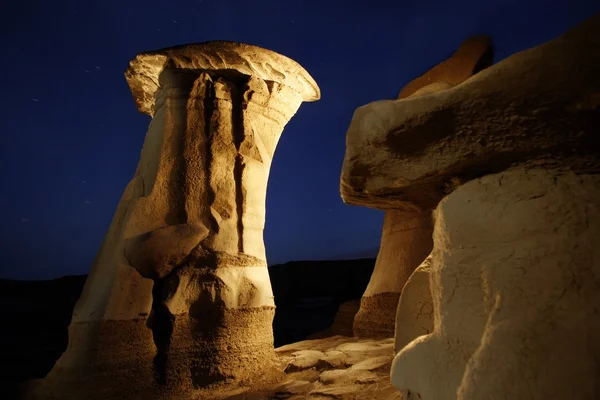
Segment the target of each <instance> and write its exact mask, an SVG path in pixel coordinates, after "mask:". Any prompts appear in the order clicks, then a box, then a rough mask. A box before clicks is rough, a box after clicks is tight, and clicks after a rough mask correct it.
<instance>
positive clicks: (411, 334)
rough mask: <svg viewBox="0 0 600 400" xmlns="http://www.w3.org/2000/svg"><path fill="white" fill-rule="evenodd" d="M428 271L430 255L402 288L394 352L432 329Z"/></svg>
mask: <svg viewBox="0 0 600 400" xmlns="http://www.w3.org/2000/svg"><path fill="white" fill-rule="evenodd" d="M430 273H431V255H429V256H428V257H427V258H426V259H425V261H423V262H422V263H421V265H419V266H418V267H417V269H415V271H414V272H413V273H412V275H411V276H410V278H408V281H406V284H405V285H404V287H403V288H402V294H401V295H400V301H399V302H398V310H397V311H396V324H395V332H394V338H395V342H394V351H395V352H396V353H397V352H399V351H400V350H401V349H402V348H404V346H406V345H407V344H409V343H410V342H412V341H413V340H414V339H416V338H418V337H419V336H423V335H426V334H428V333H431V332H432V331H433V300H432V299H431V288H430V284H429V279H430Z"/></svg>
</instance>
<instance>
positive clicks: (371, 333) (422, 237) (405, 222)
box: [342, 36, 493, 337]
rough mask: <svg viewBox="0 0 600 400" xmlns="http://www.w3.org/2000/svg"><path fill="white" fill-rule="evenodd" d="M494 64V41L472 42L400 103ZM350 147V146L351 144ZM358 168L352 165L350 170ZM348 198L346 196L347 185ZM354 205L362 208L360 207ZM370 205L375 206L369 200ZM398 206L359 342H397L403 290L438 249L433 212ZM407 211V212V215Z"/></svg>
mask: <svg viewBox="0 0 600 400" xmlns="http://www.w3.org/2000/svg"><path fill="white" fill-rule="evenodd" d="M492 59H493V48H492V44H491V40H490V38H489V37H487V36H474V37H472V38H469V39H468V40H466V41H465V42H464V43H463V44H462V45H461V46H460V47H459V49H458V50H457V51H456V53H455V54H454V55H453V56H452V57H451V58H449V59H448V60H446V61H443V62H442V63H441V64H438V65H437V66H435V67H434V68H432V69H431V70H429V71H428V72H427V73H426V74H424V75H423V76H420V77H418V78H416V79H414V80H413V81H411V82H410V83H408V84H407V85H406V86H405V87H404V88H403V89H402V91H401V92H400V95H399V98H405V97H417V96H424V95H427V94H431V93H435V92H438V91H441V90H446V89H449V88H451V87H453V86H456V85H458V84H459V83H462V82H463V81H465V80H466V79H467V78H469V77H471V76H472V75H473V74H475V73H477V72H479V71H480V70H482V69H483V68H487V67H488V66H489V65H490V64H491V62H492ZM348 144H349V145H350V142H348ZM353 151H356V150H353ZM352 162H353V161H349V162H346V163H345V165H346V164H348V163H350V164H352ZM352 165H353V169H352V171H351V174H353V175H351V176H350V179H349V181H350V182H351V183H352V182H362V180H365V179H366V180H368V179H371V171H370V170H369V169H368V168H360V167H358V168H354V167H355V165H354V164H352ZM380 173H386V171H380ZM342 182H344V176H343V177H342ZM342 196H344V185H343V184H342ZM366 197H368V195H366ZM344 200H346V198H345V197H344ZM354 204H360V201H356V202H355V203H354ZM364 204H365V205H367V206H369V205H372V204H371V203H370V200H369V199H367V200H366V201H365V203H364ZM397 206H398V204H396V205H393V204H386V205H384V206H383V208H386V207H387V208H388V209H390V211H386V214H385V218H384V224H383V233H382V237H381V246H380V250H379V254H378V255H377V263H376V265H375V270H374V271H373V275H372V277H371V281H370V282H369V286H368V287H367V290H366V291H365V294H364V296H363V298H362V300H361V308H360V310H359V312H358V313H357V315H356V318H355V319H354V334H355V335H357V336H363V337H364V336H366V337H391V336H393V335H394V327H395V323H396V318H395V317H394V316H395V312H396V308H397V306H398V299H399V298H400V293H401V292H402V288H403V287H404V285H405V283H406V281H407V279H408V277H409V276H410V274H411V273H412V272H413V271H414V270H415V268H416V267H417V266H418V265H419V264H420V263H421V261H423V259H424V258H425V257H426V256H427V254H429V253H430V251H431V248H432V245H433V243H432V240H431V234H432V229H433V227H432V224H431V218H430V213H429V210H426V209H425V210H423V211H422V212H421V211H420V210H419V209H418V208H416V207H411V206H407V205H405V204H403V203H400V204H399V207H400V210H395V211H394V210H393V209H394V208H395V207H397ZM402 209H404V210H405V211H406V212H402Z"/></svg>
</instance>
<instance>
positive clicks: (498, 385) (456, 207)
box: [391, 166, 600, 400]
mask: <svg viewBox="0 0 600 400" xmlns="http://www.w3.org/2000/svg"><path fill="white" fill-rule="evenodd" d="M599 237H600V175H598V174H578V173H575V172H573V171H564V170H562V169H550V168H545V167H529V166H518V167H515V168H512V169H510V170H507V171H505V172H502V173H498V174H493V175H489V176H486V177H483V178H480V179H477V180H474V181H470V182H468V183H466V184H464V185H463V186H461V187H459V188H458V189H457V190H456V191H454V192H453V193H452V194H450V195H449V196H448V197H446V198H445V199H444V200H443V201H442V202H441V203H440V205H439V206H438V208H437V211H436V223H435V229H434V243H435V245H434V250H433V254H432V266H431V292H432V297H433V302H434V318H435V321H436V322H435V329H434V331H433V332H432V333H431V334H429V335H426V336H420V337H419V338H417V339H416V340H414V341H413V342H411V343H410V344H408V345H407V346H406V347H404V349H402V350H401V351H400V353H398V355H397V356H396V358H395V360H394V364H393V365H392V372H391V377H392V383H393V384H394V386H396V387H397V388H398V389H400V390H401V391H403V392H404V393H406V392H408V391H410V392H411V393H413V394H417V393H418V394H419V395H420V398H422V399H424V400H428V399H436V400H438V399H439V400H444V399H461V400H476V399H496V398H511V399H524V398H527V399H540V400H541V399H548V398H570V399H593V398H598V397H599V396H600V387H599V386H598V376H599V375H600V367H599V366H598V363H597V360H598V359H599V357H600V346H598V343H600V317H599V315H600V314H599V313H598V305H599V304H600V290H599V287H600V286H599V282H600V246H598V238H599Z"/></svg>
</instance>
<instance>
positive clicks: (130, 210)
mask: <svg viewBox="0 0 600 400" xmlns="http://www.w3.org/2000/svg"><path fill="white" fill-rule="evenodd" d="M126 78H127V81H128V83H129V85H130V87H131V90H132V92H133V95H134V98H135V100H136V103H137V106H138V109H139V110H140V111H141V112H143V113H146V114H149V115H151V116H152V122H151V124H150V127H149V129H148V133H147V135H146V140H145V142H144V146H143V150H142V154H141V159H140V163H139V166H138V169H137V171H136V173H135V176H134V178H133V180H132V181H131V182H130V183H129V185H128V186H127V188H126V189H125V194H124V195H123V197H122V199H121V201H120V203H119V206H118V207H117V212H116V214H115V217H114V219H113V222H112V224H111V226H110V228H109V232H108V234H107V236H106V239H105V241H104V244H103V246H102V248H101V250H100V252H99V255H98V258H97V260H96V262H95V265H94V267H93V268H92V271H91V273H90V275H89V277H88V280H87V282H86V285H85V288H84V291H83V293H82V296H81V298H80V299H79V301H78V303H77V306H76V309H75V312H74V314H73V320H72V323H71V326H70V328H69V347H68V349H67V351H66V352H65V353H64V354H63V356H62V357H61V359H60V360H59V361H58V362H57V364H56V366H55V368H54V369H53V370H52V372H51V373H50V375H49V376H48V378H47V379H46V382H45V384H46V389H47V391H52V392H53V393H55V394H56V395H57V396H58V397H61V398H70V396H71V397H73V394H75V393H76V394H77V395H78V396H80V397H78V398H81V396H83V395H84V393H85V398H88V399H89V398H102V399H110V398H138V397H143V398H156V397H157V396H158V394H157V393H159V392H160V393H170V394H174V393H184V392H189V391H192V390H194V389H203V388H206V387H210V386H211V385H212V384H215V383H221V384H229V383H231V384H233V383H240V382H242V383H243V382H244V381H245V380H248V379H251V378H254V377H256V376H257V374H264V373H265V372H266V371H268V370H269V368H270V366H271V362H272V360H273V354H274V352H273V332H272V320H273V316H274V311H275V304H274V298H273V292H272V290H271V285H270V281H269V275H268V272H267V263H266V256H265V248H264V244H263V238H262V232H263V227H264V222H265V197H266V186H267V179H268V175H269V168H270V165H271V160H272V157H273V154H274V151H275V147H276V145H277V142H278V140H279V137H280V135H281V133H282V130H283V128H284V126H285V125H286V123H287V122H288V121H289V120H290V118H292V116H293V115H294V114H295V113H296V111H297V110H298V108H299V107H300V104H301V103H302V101H314V100H317V99H318V98H319V96H320V93H319V88H318V86H317V85H316V83H315V82H314V80H313V79H312V78H311V77H310V75H309V74H308V73H307V72H306V71H305V70H304V69H302V67H301V66H300V65H298V64H297V63H295V62H294V61H292V60H290V59H288V58H286V57H284V56H282V55H279V54H277V53H274V52H271V51H269V50H265V49H261V48H258V47H254V46H249V45H244V44H239V43H232V42H207V43H201V44H196V45H188V46H182V47H176V48H170V49H164V50H159V51H155V52H149V53H142V54H140V55H138V56H137V57H136V58H135V59H134V60H133V61H132V62H131V63H130V66H129V69H128V70H127V72H126ZM123 396H126V397H123ZM136 396H137V397H136Z"/></svg>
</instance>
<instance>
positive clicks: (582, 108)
mask: <svg viewBox="0 0 600 400" xmlns="http://www.w3.org/2000/svg"><path fill="white" fill-rule="evenodd" d="M586 32H587V34H586ZM598 40H599V39H598V37H597V36H596V33H595V32H594V26H593V23H592V22H586V23H585V24H583V25H582V26H581V27H580V28H578V29H576V30H574V31H572V32H569V33H568V34H566V35H565V36H564V37H562V38H560V39H557V40H555V41H553V42H550V43H547V44H544V45H542V46H539V47H536V48H534V49H531V50H527V51H523V52H521V53H518V54H515V55H513V56H511V57H509V58H508V59H506V60H503V61H502V62H500V63H498V64H496V65H493V66H491V67H489V68H487V69H484V70H483V71H481V72H479V73H478V74H476V75H475V76H473V77H471V78H470V79H467V80H466V81H465V82H463V83H461V84H459V85H457V86H455V87H453V88H450V89H447V90H443V91H441V92H437V93H433V94H429V95H427V96H418V97H414V98H406V99H400V100H382V101H376V102H374V103H370V104H367V105H365V106H362V107H359V108H358V109H357V110H356V111H355V113H354V116H353V119H352V122H351V124H350V127H349V129H348V133H347V136H346V155H345V159H344V164H343V170H342V177H341V194H342V198H343V199H344V201H345V202H346V203H348V204H356V205H363V206H369V207H374V208H379V209H382V210H388V209H399V210H430V209H433V208H435V207H436V205H437V204H438V203H439V201H440V200H441V199H442V198H443V197H444V196H446V195H447V194H449V193H451V192H452V191H453V190H454V189H455V188H456V187H458V186H459V185H460V184H461V183H463V182H465V181H468V180H470V179H475V178H478V177H481V176H484V175H487V174H491V173H494V172H499V171H502V170H504V169H506V168H508V167H510V166H511V165H512V164H513V163H516V162H521V161H523V160H525V159H527V160H531V161H534V160H538V161H540V162H546V161H542V160H548V159H552V160H553V161H552V162H554V163H558V162H560V163H562V164H563V165H568V166H569V167H571V168H573V169H574V170H576V171H593V170H595V169H597V168H598V166H599V165H600V161H599V159H598V157H597V155H598V148H599V146H598V142H599V140H600V139H599V138H600V137H599V136H598V135H597V124H598V118H599V117H598V107H599V104H600V95H599V94H598V93H599V91H598V87H597V82H598V74H597V66H598V64H599V58H600V55H599V54H598V52H595V51H591V50H590V49H595V48H596V47H597V46H598ZM567 43H568V44H567ZM559 160H560V161H559Z"/></svg>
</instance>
